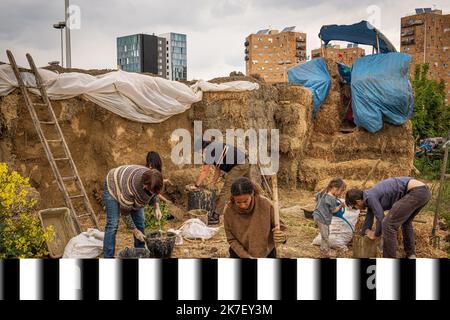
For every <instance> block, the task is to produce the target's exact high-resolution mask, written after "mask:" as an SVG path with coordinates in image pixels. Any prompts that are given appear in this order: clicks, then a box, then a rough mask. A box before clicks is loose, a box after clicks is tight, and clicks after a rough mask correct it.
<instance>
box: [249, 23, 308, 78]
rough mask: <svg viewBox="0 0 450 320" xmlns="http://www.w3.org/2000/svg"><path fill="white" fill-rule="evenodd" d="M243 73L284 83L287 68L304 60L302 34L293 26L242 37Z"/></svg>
mask: <svg viewBox="0 0 450 320" xmlns="http://www.w3.org/2000/svg"><path fill="white" fill-rule="evenodd" d="M244 45H245V66H246V74H247V75H248V76H249V75H252V74H258V75H259V76H260V77H261V78H262V79H264V80H265V81H266V82H269V83H275V82H287V81H288V78H287V70H288V69H289V68H291V67H293V66H295V65H296V64H299V63H303V62H305V61H306V33H302V32H296V31H295V27H288V28H284V29H283V30H282V31H281V32H279V31H278V30H269V29H265V30H260V31H258V32H257V33H254V34H250V35H249V36H248V37H247V38H246V40H245V43H244Z"/></svg>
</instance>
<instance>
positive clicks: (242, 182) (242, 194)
mask: <svg viewBox="0 0 450 320" xmlns="http://www.w3.org/2000/svg"><path fill="white" fill-rule="evenodd" d="M224 227H225V233H226V236H227V241H228V243H229V244H230V258H266V257H267V258H276V249H275V244H281V243H286V240H287V237H286V233H285V232H284V231H285V229H286V228H285V226H284V224H283V223H282V222H281V221H280V229H278V228H276V227H275V221H274V208H273V205H272V202H271V201H270V200H269V199H267V198H266V197H264V196H262V195H261V194H260V193H259V191H258V188H257V187H256V186H255V185H254V184H253V182H252V181H251V180H250V179H248V178H245V177H239V178H237V179H235V180H234V181H233V183H232V185H231V197H230V201H229V202H228V203H227V204H226V206H225V209H224Z"/></svg>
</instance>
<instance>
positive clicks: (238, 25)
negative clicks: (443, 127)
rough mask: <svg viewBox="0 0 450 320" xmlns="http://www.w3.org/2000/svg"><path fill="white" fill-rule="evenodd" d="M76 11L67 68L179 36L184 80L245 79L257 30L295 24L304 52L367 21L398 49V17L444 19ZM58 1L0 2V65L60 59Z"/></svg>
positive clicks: (86, 7)
mask: <svg viewBox="0 0 450 320" xmlns="http://www.w3.org/2000/svg"><path fill="white" fill-rule="evenodd" d="M71 4H72V5H77V6H78V7H79V8H80V13H81V15H80V28H79V29H78V30H72V33H71V37H72V66H73V67H78V68H85V69H88V68H95V69H101V68H116V37H117V36H122V35H127V34H134V33H148V34H152V33H155V34H160V33H165V32H179V33H185V34H187V39H188V78H189V79H206V80H208V79H211V78H214V77H217V76H225V75H228V74H229V73H230V72H231V71H234V70H236V71H242V72H244V73H245V63H244V40H245V37H246V36H247V35H248V34H250V33H254V32H256V31H258V30H260V29H266V28H271V29H278V30H281V29H283V28H284V27H286V26H296V27H297V31H302V32H306V33H307V37H308V40H307V50H308V55H310V52H311V49H315V48H318V47H319V46H320V41H319V38H318V36H317V35H318V33H319V30H320V27H321V26H322V25H325V24H351V23H355V22H359V21H361V20H368V21H370V22H372V23H374V24H375V25H376V26H377V27H378V28H379V29H380V30H381V31H382V32H383V33H384V34H385V35H386V36H387V37H388V38H389V39H390V40H391V42H392V43H393V44H394V45H395V46H396V47H397V49H399V47H400V18H401V17H403V16H405V15H408V14H411V13H413V12H414V8H416V7H419V8H421V7H432V8H437V9H442V10H443V11H444V13H450V1H448V0H433V1H416V0H408V1H388V0H385V1H366V0H339V1H322V0H313V1H310V0H308V1H295V0H278V1H277V0H186V1H174V0H147V1H144V0H129V1H125V0H121V1H119V0H109V1H106V0H104V1H103V0H102V1H88V0H72V1H71ZM61 20H64V0H47V1H43V0H40V1H37V0H2V1H1V10H0V61H3V62H6V61H7V58H6V54H5V50H6V49H8V48H9V49H12V50H13V52H14V54H15V55H16V59H17V60H18V63H19V64H23V65H25V57H24V56H25V53H27V52H30V53H31V54H32V55H33V57H34V58H35V61H36V62H37V64H38V65H39V66H44V65H46V64H47V62H49V61H53V60H60V34H59V31H58V30H56V29H53V28H52V25H53V23H56V22H58V21H61Z"/></svg>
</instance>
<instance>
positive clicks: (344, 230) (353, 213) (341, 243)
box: [312, 207, 359, 250]
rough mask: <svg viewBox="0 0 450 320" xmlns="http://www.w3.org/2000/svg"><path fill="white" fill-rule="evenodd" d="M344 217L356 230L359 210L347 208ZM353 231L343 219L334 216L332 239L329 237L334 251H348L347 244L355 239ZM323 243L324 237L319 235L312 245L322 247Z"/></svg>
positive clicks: (331, 230)
mask: <svg viewBox="0 0 450 320" xmlns="http://www.w3.org/2000/svg"><path fill="white" fill-rule="evenodd" d="M344 217H345V218H346V219H347V220H348V222H349V223H350V224H351V225H352V227H353V230H354V229H355V226H356V223H357V222H358V217H359V210H355V209H351V208H348V207H347V208H345V213H344ZM353 230H352V228H350V226H349V225H348V223H347V222H345V221H344V220H342V219H341V218H338V217H334V216H333V218H332V219H331V225H330V237H329V243H330V247H331V248H333V249H344V250H345V249H347V244H348V243H349V242H350V241H351V240H352V238H353ZM321 241H322V237H321V236H320V233H319V234H318V235H317V237H315V238H314V240H313V242H312V244H313V245H316V246H320V242H321Z"/></svg>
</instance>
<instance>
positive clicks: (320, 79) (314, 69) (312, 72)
mask: <svg viewBox="0 0 450 320" xmlns="http://www.w3.org/2000/svg"><path fill="white" fill-rule="evenodd" d="M288 79H289V82H290V83H295V84H302V85H303V86H304V87H305V88H308V89H310V90H311V92H312V95H313V101H314V108H313V115H314V116H315V115H316V113H317V111H318V110H319V108H320V106H321V105H322V104H323V102H324V101H325V98H326V97H327V95H328V91H329V90H330V85H331V78H330V74H329V73H328V69H327V65H326V64H325V60H324V59H323V58H320V59H314V60H311V61H308V62H305V63H303V64H298V65H296V66H295V67H292V68H290V69H289V70H288Z"/></svg>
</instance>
